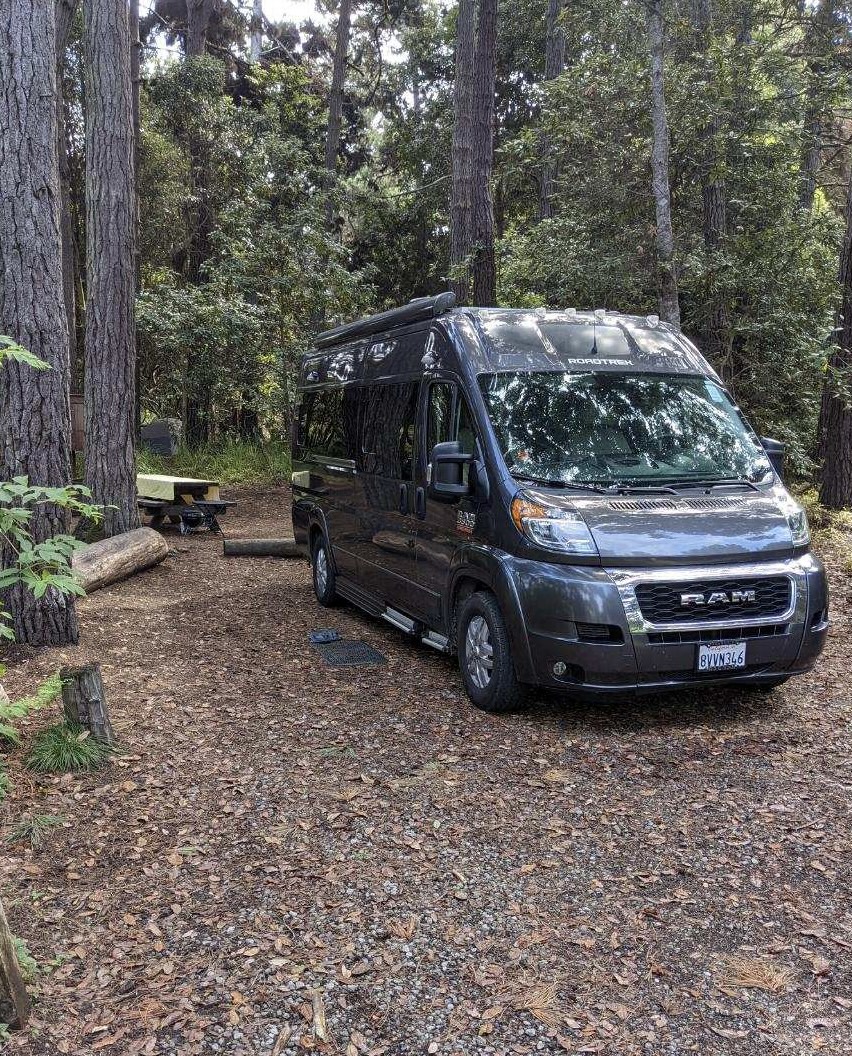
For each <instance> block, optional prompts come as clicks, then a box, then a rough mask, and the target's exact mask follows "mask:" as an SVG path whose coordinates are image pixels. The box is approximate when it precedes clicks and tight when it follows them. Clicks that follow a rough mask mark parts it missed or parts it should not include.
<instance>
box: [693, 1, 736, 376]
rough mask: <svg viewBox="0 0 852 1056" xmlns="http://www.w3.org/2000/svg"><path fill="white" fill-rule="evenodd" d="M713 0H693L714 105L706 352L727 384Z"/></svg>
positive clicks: (705, 192) (706, 158)
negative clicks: (717, 273) (718, 274)
mask: <svg viewBox="0 0 852 1056" xmlns="http://www.w3.org/2000/svg"><path fill="white" fill-rule="evenodd" d="M710 3H711V0H694V3H693V24H694V28H695V33H696V38H697V51H698V53H699V54H700V55H701V57H702V67H703V70H702V72H703V80H704V83H705V88H704V91H705V92H706V93H707V98H706V100H705V104H706V105H707V106H708V107H709V108H710V109H711V113H710V116H709V117H708V118H707V120H706V122H705V124H704V126H703V128H702V129H701V130H700V133H699V158H698V163H699V168H700V175H701V199H702V209H703V233H704V248H705V250H706V253H707V267H708V275H707V286H708V294H707V296H706V307H705V313H706V314H705V319H704V326H703V330H704V337H703V345H704V348H703V351H704V353H705V355H707V356H708V358H709V359H710V361H711V363H712V364H713V366H714V367H715V368H716V370H718V371H719V374H720V375H721V377H722V379H723V380H724V381H725V383H726V384H727V385H731V384H732V381H733V377H734V374H735V370H734V364H733V340H732V334H731V320H730V311H729V308H728V303H727V300H726V297H725V294H724V293H723V292H721V293H720V292H718V291H717V290H716V289H715V288H714V287H716V285H717V284H716V282H715V281H714V277H713V272H714V270H715V269H717V268H719V267H720V266H721V255H722V252H723V251H724V247H725V242H726V241H727V236H728V215H727V210H728V205H727V187H726V182H725V158H724V152H723V147H722V123H721V119H720V117H719V114H718V111H717V110H716V109H715V107H716V105H717V100H716V99H715V95H716V92H715V80H716V78H715V76H714V74H713V71H712V69H711V68H710V62H711V60H710V43H711V39H712V36H713V18H712V11H711V7H710Z"/></svg>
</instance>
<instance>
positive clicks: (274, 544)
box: [224, 539, 302, 557]
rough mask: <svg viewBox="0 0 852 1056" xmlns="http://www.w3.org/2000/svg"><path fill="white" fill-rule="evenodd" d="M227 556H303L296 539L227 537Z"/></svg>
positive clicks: (225, 549) (225, 546)
mask: <svg viewBox="0 0 852 1056" xmlns="http://www.w3.org/2000/svg"><path fill="white" fill-rule="evenodd" d="M224 552H225V557H301V556H302V555H301V553H300V551H299V550H298V549H297V548H296V540H295V539H226V540H225V542H224Z"/></svg>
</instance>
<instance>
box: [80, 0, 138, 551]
mask: <svg viewBox="0 0 852 1056" xmlns="http://www.w3.org/2000/svg"><path fill="white" fill-rule="evenodd" d="M83 15H84V46H85V56H86V275H87V289H88V303H87V305H86V387H85V411H86V453H85V457H86V484H87V485H88V486H89V487H90V488H91V490H92V497H93V500H94V501H95V502H96V503H98V504H100V505H103V506H104V507H105V508H104V519H103V531H104V534H105V535H107V536H111V535H117V534H119V533H121V532H126V531H129V530H131V529H133V528H136V527H137V526H138V524H139V515H138V511H137V507H136V326H135V321H134V299H135V292H136V275H135V272H136V268H135V246H136V239H135V208H134V201H135V185H134V178H133V158H134V145H133V103H132V92H131V84H130V29H129V24H128V17H127V5H126V0H84V2H83Z"/></svg>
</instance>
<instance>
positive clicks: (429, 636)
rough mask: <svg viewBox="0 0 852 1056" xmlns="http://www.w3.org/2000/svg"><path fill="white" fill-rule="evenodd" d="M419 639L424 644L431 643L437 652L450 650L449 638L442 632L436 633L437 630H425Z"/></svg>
mask: <svg viewBox="0 0 852 1056" xmlns="http://www.w3.org/2000/svg"><path fill="white" fill-rule="evenodd" d="M420 641H421V642H423V644H424V645H431V646H432V648H433V649H437V650H438V652H439V653H448V652H449V651H450V639H449V638H446V637H445V636H444V635H443V634H438V633H437V631H427V632H426V633H425V634H424V635H423V637H422V638H421V639H420Z"/></svg>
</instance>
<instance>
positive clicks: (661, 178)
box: [645, 0, 680, 329]
mask: <svg viewBox="0 0 852 1056" xmlns="http://www.w3.org/2000/svg"><path fill="white" fill-rule="evenodd" d="M645 11H646V23H647V31H648V54H649V58H650V70H651V127H652V130H653V139H652V144H651V188H652V190H653V193H654V208H655V210H656V215H657V233H656V240H657V268H658V271H659V286H660V292H659V297H660V317H661V318H662V319H664V320H665V321H666V322H667V323H671V324H672V326H676V327H677V328H678V329H680V301H679V299H678V291H677V271H676V263H675V240H674V229H673V227H672V198H671V190H670V188H669V122H668V115H667V113H666V92H665V77H664V65H663V37H664V28H663V3H662V0H647V4H646V8H645Z"/></svg>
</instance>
